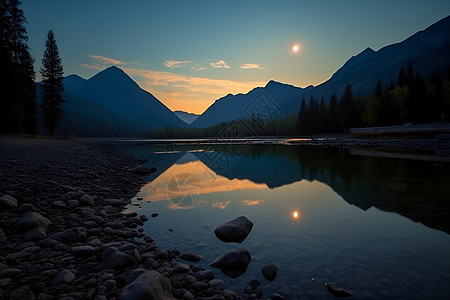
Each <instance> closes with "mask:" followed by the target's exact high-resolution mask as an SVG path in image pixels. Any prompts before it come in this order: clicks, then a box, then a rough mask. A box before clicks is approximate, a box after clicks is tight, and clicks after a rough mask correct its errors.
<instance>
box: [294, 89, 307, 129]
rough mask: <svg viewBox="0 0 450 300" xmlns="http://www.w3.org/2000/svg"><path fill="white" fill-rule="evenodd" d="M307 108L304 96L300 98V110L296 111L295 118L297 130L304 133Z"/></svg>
mask: <svg viewBox="0 0 450 300" xmlns="http://www.w3.org/2000/svg"><path fill="white" fill-rule="evenodd" d="M307 114H308V112H307V108H306V102H305V98H302V104H301V106H300V110H299V111H298V118H297V132H298V133H302V134H305V133H306V118H307Z"/></svg>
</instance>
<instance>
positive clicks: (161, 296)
mask: <svg viewBox="0 0 450 300" xmlns="http://www.w3.org/2000/svg"><path fill="white" fill-rule="evenodd" d="M120 299H121V300H172V299H175V298H174V297H173V295H172V285H171V283H170V280H169V279H167V278H165V277H163V276H162V275H161V274H159V273H158V272H156V271H153V270H150V271H146V272H145V273H143V274H142V275H141V276H139V277H138V278H136V279H135V280H134V281H133V282H132V283H130V284H128V285H127V286H125V287H124V288H123V290H122V296H121V297H120Z"/></svg>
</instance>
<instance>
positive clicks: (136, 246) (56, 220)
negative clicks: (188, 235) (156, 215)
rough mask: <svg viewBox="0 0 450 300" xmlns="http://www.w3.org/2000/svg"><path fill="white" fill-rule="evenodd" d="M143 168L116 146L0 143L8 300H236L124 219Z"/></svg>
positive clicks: (1, 261) (2, 291)
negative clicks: (125, 210)
mask: <svg viewBox="0 0 450 300" xmlns="http://www.w3.org/2000/svg"><path fill="white" fill-rule="evenodd" d="M142 162H143V161H141V160H139V159H136V158H132V157H126V156H124V155H122V154H120V153H116V152H112V151H110V150H109V149H108V147H107V143H95V142H89V141H85V140H56V139H51V140H49V139H33V138H12V137H2V138H0V298H1V299H119V298H121V299H142V298H145V299H174V298H176V299H236V298H237V294H235V293H234V292H232V291H230V290H227V289H225V283H224V282H223V281H222V280H219V279H214V274H213V272H212V271H210V270H205V269H204V268H202V267H200V266H196V265H188V264H185V263H182V262H179V261H177V260H175V258H176V257H177V256H179V255H180V254H181V253H180V252H179V251H178V250H176V249H171V250H167V249H164V250H162V249H158V247H157V245H156V244H155V243H154V241H153V239H152V238H151V237H149V236H144V234H141V233H139V232H138V226H139V225H142V224H143V222H144V221H145V220H146V216H140V217H139V218H138V217H137V215H136V214H135V213H131V214H123V213H122V211H123V210H124V208H125V206H126V205H127V204H128V203H129V202H130V200H131V198H132V197H134V196H135V195H136V193H137V192H138V190H139V188H140V186H141V185H142V181H141V177H140V175H139V172H142V171H145V170H142V168H140V169H139V168H138V169H135V168H136V167H137V166H139V165H140V164H141V163H142ZM136 236H139V237H142V238H144V240H145V241H146V242H145V243H143V242H137V241H135V237H136Z"/></svg>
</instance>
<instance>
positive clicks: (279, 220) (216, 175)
mask: <svg viewBox="0 0 450 300" xmlns="http://www.w3.org/2000/svg"><path fill="white" fill-rule="evenodd" d="M122 147H123V148H125V150H126V151H127V152H128V153H130V154H133V155H135V156H136V157H139V158H146V159H148V162H146V163H145V165H146V166H148V167H156V168H157V172H155V173H152V174H151V175H149V176H147V177H145V180H146V182H147V183H146V184H145V185H144V186H143V187H142V189H141V191H140V192H139V194H138V195H136V197H135V198H134V199H133V200H132V203H131V204H130V205H129V209H128V211H130V210H131V211H136V212H137V213H138V214H140V215H141V214H143V215H146V216H148V217H149V220H148V221H147V222H145V224H144V226H143V227H142V228H143V229H144V232H145V233H146V234H147V235H150V236H152V237H153V238H154V239H155V241H156V244H157V245H158V246H159V247H160V248H161V249H164V248H169V249H173V248H177V249H179V250H180V251H181V252H188V251H196V252H198V253H200V254H201V255H202V256H203V258H202V260H201V261H200V262H199V263H198V264H200V265H202V266H204V267H207V268H210V269H211V270H213V271H214V273H215V276H216V278H220V279H223V280H225V281H226V282H227V284H228V285H227V288H230V289H232V290H234V291H236V292H238V293H242V292H243V289H244V287H245V285H246V283H247V282H249V281H250V280H251V279H254V278H256V279H258V280H260V281H261V283H262V286H263V291H264V295H266V296H270V294H271V293H278V294H281V295H283V296H285V297H286V299H318V298H320V299H333V298H335V297H334V296H333V295H331V294H330V293H329V292H328V291H327V289H326V288H325V283H326V282H336V283H338V284H339V285H340V286H341V287H343V288H345V289H346V290H348V291H351V292H352V293H353V297H355V298H364V299H400V298H402V299H425V298H427V299H443V298H447V297H449V295H450V284H449V282H450V236H449V233H450V197H449V195H450V164H449V163H443V162H433V161H415V160H407V159H391V158H377V157H370V156H361V155H352V154H351V153H349V152H348V151H345V150H338V149H326V148H314V147H305V146H287V145H273V144H268V145H266V144H263V145H261V144H256V145H249V144H242V145H239V144H203V145H170V144H167V145H161V146H157V145H150V144H147V143H145V142H140V143H128V144H127V145H126V146H125V145H122ZM153 213H158V214H159V215H158V216H157V217H150V215H151V214H153ZM238 216H246V217H247V218H248V219H249V220H250V221H252V222H253V224H254V226H253V229H252V231H251V232H250V234H249V236H248V237H247V238H246V240H245V241H244V242H243V243H241V244H226V243H224V242H221V241H220V240H219V239H217V238H216V237H215V235H214V229H215V228H216V227H217V226H218V225H220V224H222V223H224V222H226V221H229V220H232V219H234V218H236V217H238ZM235 248H245V249H247V250H248V251H249V252H250V254H251V257H252V259H251V262H250V264H249V267H248V269H247V271H246V272H245V273H244V274H243V275H241V276H240V277H238V278H236V279H231V278H229V277H227V276H225V275H224V274H222V273H221V272H220V270H218V269H214V268H212V267H209V264H210V263H211V262H212V261H213V260H214V259H215V258H216V257H217V256H219V255H221V254H222V253H224V252H226V251H228V250H231V249H235ZM180 262H183V263H188V262H185V261H182V260H180ZM269 263H275V264H277V265H278V269H279V272H278V275H277V277H276V279H275V280H274V281H273V282H269V281H267V280H265V279H264V277H263V275H262V274H261V269H262V268H263V267H264V266H265V265H266V264H269ZM447 299H448V298H447Z"/></svg>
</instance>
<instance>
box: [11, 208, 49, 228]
mask: <svg viewBox="0 0 450 300" xmlns="http://www.w3.org/2000/svg"><path fill="white" fill-rule="evenodd" d="M51 223H52V222H50V220H49V219H47V218H45V217H43V216H42V215H41V214H40V213H38V212H27V213H24V214H23V215H22V217H21V218H20V219H19V221H18V222H17V224H16V227H17V228H18V229H20V230H29V229H32V228H36V227H42V228H44V229H45V228H47V226H48V225H50V224H51Z"/></svg>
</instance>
